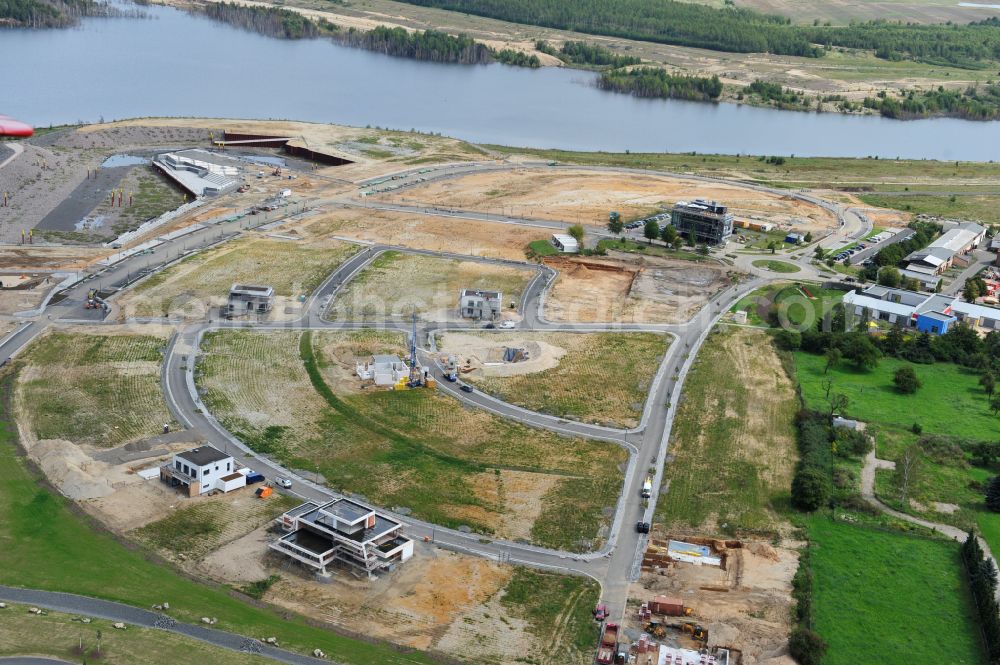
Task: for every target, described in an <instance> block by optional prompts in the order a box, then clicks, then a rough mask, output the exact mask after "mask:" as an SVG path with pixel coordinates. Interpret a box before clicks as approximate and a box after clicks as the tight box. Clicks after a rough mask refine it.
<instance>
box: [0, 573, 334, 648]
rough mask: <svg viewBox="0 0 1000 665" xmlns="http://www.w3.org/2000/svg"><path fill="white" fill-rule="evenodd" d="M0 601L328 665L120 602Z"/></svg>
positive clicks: (27, 593)
mask: <svg viewBox="0 0 1000 665" xmlns="http://www.w3.org/2000/svg"><path fill="white" fill-rule="evenodd" d="M0 600H3V601H6V602H8V603H19V604H22V605H29V606H35V607H41V608H45V609H47V610H51V611H53V612H65V613H67V614H78V615H82V616H88V617H96V618H99V619H107V620H108V621H116V622H118V621H120V622H122V623H126V624H129V625H133V626H141V627H143V628H158V629H160V630H166V631H169V632H171V633H176V634H178V635H183V636H184V637H189V638H192V639H195V640H198V641H199V642H205V643H207V644H212V645H214V646H217V647H222V648H223V649H229V650H230V651H238V652H244V653H247V654H250V653H257V654H260V655H263V656H267V657H268V658H271V659H273V660H276V661H279V662H282V663H289V664H290V665H318V664H319V663H326V664H327V665H329V663H330V661H329V660H320V659H319V658H312V657H311V656H304V655H302V654H297V653H293V652H291V651H285V650H284V649H279V648H277V647H273V646H270V645H267V644H262V643H261V642H259V641H258V640H255V639H250V638H247V637H244V636H242V635H237V634H235V633H227V632H225V631H222V630H216V629H214V628H208V627H206V626H202V625H195V624H187V623H179V622H177V621H175V620H174V619H173V618H171V617H169V616H166V615H164V614H158V613H156V612H151V611H149V610H143V609H139V608H137V607H132V606H131V605H124V604H122V603H114V602H111V601H107V600H100V599H98V598H90V597H88V596H78V595H76V594H72V593H59V592H56V591H36V590H32V589H18V588H15V587H9V586H0ZM10 609H13V608H10ZM5 611H6V610H5Z"/></svg>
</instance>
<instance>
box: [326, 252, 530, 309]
mask: <svg viewBox="0 0 1000 665" xmlns="http://www.w3.org/2000/svg"><path fill="white" fill-rule="evenodd" d="M533 277H534V271H532V270H530V269H519V268H510V267H506V266H496V265H490V264H486V263H478V262H475V261H459V260H456V259H442V258H434V257H428V256H418V255H414V254H403V253H401V252H395V251H389V252H385V253H384V254H383V255H382V256H380V257H378V258H377V259H375V261H373V262H372V263H371V265H369V266H368V268H367V269H365V270H364V271H363V272H362V273H361V274H359V275H358V276H357V277H355V278H354V279H353V280H352V281H351V282H350V283H349V284H348V285H347V288H345V289H344V291H343V292H342V293H341V294H340V295H339V296H337V298H336V300H334V302H333V304H332V305H331V307H330V313H331V318H337V319H343V320H356V319H369V318H375V319H377V320H381V319H383V318H384V317H386V316H395V317H405V316H409V315H410V314H412V313H413V312H417V313H418V315H420V316H423V317H429V318H431V319H436V320H442V319H446V318H455V317H456V316H457V313H456V312H457V309H458V294H459V291H460V290H461V289H466V288H468V289H477V288H481V289H489V290H492V291H501V292H502V293H503V300H504V305H505V306H506V305H507V304H509V303H511V302H519V301H520V299H521V294H522V293H523V292H524V289H525V287H526V286H527V285H528V282H530V281H531V279H532V278H533Z"/></svg>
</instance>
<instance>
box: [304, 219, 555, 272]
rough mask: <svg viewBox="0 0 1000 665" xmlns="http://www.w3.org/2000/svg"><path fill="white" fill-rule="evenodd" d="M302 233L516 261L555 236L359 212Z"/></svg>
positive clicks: (522, 229)
mask: <svg viewBox="0 0 1000 665" xmlns="http://www.w3.org/2000/svg"><path fill="white" fill-rule="evenodd" d="M298 228H300V230H301V233H302V234H303V236H306V237H309V236H317V237H325V236H340V237H344V238H352V239H356V240H360V241H364V242H371V243H385V244H389V245H400V246H403V247H413V248H415V249H429V250H433V251H438V252H455V253H458V254H468V255H470V256H483V257H488V258H498V259H512V260H524V256H525V254H524V252H525V248H526V247H527V246H528V243H529V242H531V241H533V240H539V239H542V238H547V237H549V235H550V234H548V233H546V232H545V230H544V229H533V228H529V227H524V226H515V225H513V224H495V223H490V222H477V221H473V220H468V219H454V218H451V217H432V216H428V215H418V214H414V213H402V212H395V211H389V210H362V209H356V208H340V209H334V210H329V211H326V212H324V213H323V214H322V215H317V216H316V217H315V218H313V219H310V220H309V222H308V223H303V224H302V225H301V226H300V227H298Z"/></svg>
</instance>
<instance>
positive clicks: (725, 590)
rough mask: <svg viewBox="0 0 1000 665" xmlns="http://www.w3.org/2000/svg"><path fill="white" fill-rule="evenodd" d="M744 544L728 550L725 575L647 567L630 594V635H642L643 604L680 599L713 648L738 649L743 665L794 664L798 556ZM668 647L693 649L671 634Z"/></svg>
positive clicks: (688, 567)
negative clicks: (792, 645)
mask: <svg viewBox="0 0 1000 665" xmlns="http://www.w3.org/2000/svg"><path fill="white" fill-rule="evenodd" d="M656 536H657V541H656V542H658V543H660V544H663V545H665V544H666V542H665V539H666V538H667V537H666V536H663V537H662V538H663V539H661V538H660V536H661V534H656ZM743 545H744V547H743V548H741V549H729V550H728V557H727V560H726V569H725V570H723V569H721V568H718V567H714V566H708V565H703V566H696V565H693V564H688V563H683V562H674V563H671V564H668V565H667V566H666V567H659V568H645V567H644V569H643V573H642V575H641V577H640V579H639V581H638V582H635V583H633V584H632V586H631V588H630V589H629V605H628V610H627V613H626V624H625V626H626V631H627V632H629V633H634V634H636V635H637V634H638V633H639V632H641V631H642V628H643V627H644V622H640V621H639V619H638V617H637V615H636V610H637V609H638V607H639V604H640V603H642V602H645V601H648V600H651V599H652V598H653V596H656V595H666V596H672V597H679V598H681V599H683V601H684V604H685V606H687V607H691V608H692V610H693V611H692V614H691V616H690V617H689V619H692V620H694V621H697V622H698V623H699V624H701V625H702V626H704V627H705V628H706V629H707V630H708V646H709V647H712V646H721V647H728V648H734V649H739V650H740V651H742V653H743V660H742V663H743V665H764V664H766V665H791V664H792V663H794V661H793V660H791V659H790V658H789V657H788V655H787V645H788V634H789V632H790V631H791V627H792V626H791V614H792V613H791V609H792V607H793V601H792V598H791V592H792V578H793V577H794V575H795V571H796V569H797V568H798V552H797V551H796V550H795V549H792V548H791V547H778V548H775V547H773V546H771V545H770V544H768V543H766V542H759V541H756V542H744V543H743ZM655 618H657V617H656V615H654V619H655ZM661 620H662V619H661ZM667 621H668V622H669V621H670V619H667ZM663 643H665V644H668V645H670V646H682V647H684V648H689V647H690V643H689V642H688V641H687V639H686V637H681V635H680V634H679V633H678V632H676V631H668V633H667V637H666V638H665V639H664V640H663Z"/></svg>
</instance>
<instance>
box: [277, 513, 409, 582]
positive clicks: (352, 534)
mask: <svg viewBox="0 0 1000 665" xmlns="http://www.w3.org/2000/svg"><path fill="white" fill-rule="evenodd" d="M277 522H278V524H279V525H281V528H282V529H283V530H284V531H285V532H286V534H285V535H284V536H282V537H281V538H279V539H278V540H275V541H273V542H271V543H269V545H268V546H269V547H270V548H271V549H273V550H274V551H276V552H280V553H281V554H284V555H285V556H289V557H291V558H293V559H295V560H296V561H299V562H301V563H304V564H306V565H307V566H309V567H311V568H313V569H315V570H316V571H317V572H318V573H319V574H320V575H323V576H326V575H328V574H329V571H328V570H327V566H331V565H335V564H339V565H344V566H348V567H351V568H354V569H356V570H360V571H361V572H363V573H365V574H366V575H367V576H368V577H369V578H370V577H372V575H374V574H375V573H377V572H379V571H383V570H392V569H393V568H394V567H395V565H396V564H398V563H402V562H404V561H406V560H407V559H409V558H410V557H412V556H413V541H412V540H410V539H409V538H407V537H406V536H404V535H403V534H402V529H403V525H402V524H401V523H399V522H397V521H396V520H394V519H392V518H390V517H388V516H386V515H383V514H381V513H377V512H375V511H374V510H372V509H371V508H368V507H367V506H363V505H361V504H360V503H357V502H355V501H351V500H350V499H334V500H333V501H328V502H327V503H324V504H322V505H320V504H317V503H314V502H312V501H309V502H306V503H303V504H302V505H301V506H298V507H296V508H293V509H291V510H289V511H288V512H287V513H285V514H284V515H282V516H281V517H279V518H278V519H277Z"/></svg>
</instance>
